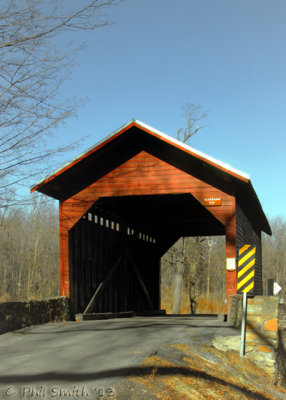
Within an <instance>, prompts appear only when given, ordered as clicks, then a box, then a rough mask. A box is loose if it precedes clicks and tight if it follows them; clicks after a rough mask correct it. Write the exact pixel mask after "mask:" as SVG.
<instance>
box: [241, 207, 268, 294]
mask: <svg viewBox="0 0 286 400" xmlns="http://www.w3.org/2000/svg"><path fill="white" fill-rule="evenodd" d="M245 210H247V208H246V206H245V205H244V210H243V209H242V207H241V205H240V204H238V203H236V253H237V260H238V251H239V249H240V248H241V247H242V246H244V245H246V244H250V245H253V246H256V256H255V275H254V292H253V293H254V294H255V295H262V294H263V293H262V291H263V289H262V249H261V231H258V230H257V231H256V230H255V229H254V228H253V226H254V225H255V224H254V221H253V219H252V217H251V214H250V213H248V212H247V211H245Z"/></svg>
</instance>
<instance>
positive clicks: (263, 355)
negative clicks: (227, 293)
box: [228, 295, 286, 385]
mask: <svg viewBox="0 0 286 400" xmlns="http://www.w3.org/2000/svg"><path fill="white" fill-rule="evenodd" d="M241 309H242V295H234V296H231V298H230V305H229V317H228V321H229V322H230V323H231V324H232V325H233V326H235V327H237V328H239V327H240V325H241ZM285 347H286V306H285V305H284V304H279V298H278V297H275V296H256V297H254V298H248V300H247V320H246V343H245V353H246V357H247V358H248V359H250V360H251V361H253V362H254V363H256V364H257V365H258V366H260V367H261V368H263V369H264V370H265V371H267V372H268V373H270V374H272V375H273V377H274V376H275V380H276V382H278V383H279V384H283V385H285V370H286V360H285Z"/></svg>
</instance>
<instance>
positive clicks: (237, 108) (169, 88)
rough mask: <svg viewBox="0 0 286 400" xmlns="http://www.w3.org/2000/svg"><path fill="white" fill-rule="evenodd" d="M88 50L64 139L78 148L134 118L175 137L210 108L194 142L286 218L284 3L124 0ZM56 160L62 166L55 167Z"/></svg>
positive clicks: (76, 78) (72, 92) (68, 86)
mask: <svg viewBox="0 0 286 400" xmlns="http://www.w3.org/2000/svg"><path fill="white" fill-rule="evenodd" d="M106 13H107V15H108V16H109V17H110V18H111V19H113V20H114V21H115V24H114V25H111V26H108V27H105V28H103V29H99V30H96V31H94V32H89V33H81V34H80V35H79V36H78V40H79V41H81V40H84V41H85V42H86V44H87V47H86V49H85V50H84V51H83V52H82V53H81V54H80V58H79V59H78V66H77V68H76V70H75V72H74V74H73V75H72V77H71V79H70V80H69V81H67V82H66V83H65V85H64V87H63V91H62V96H67V97H68V96H71V97H88V99H89V101H88V102H87V104H86V105H85V106H84V107H82V108H81V109H80V110H79V112H78V117H77V119H72V120H70V121H68V122H67V124H66V126H65V127H61V128H60V131H59V134H60V136H61V137H62V140H63V141H70V140H77V139H79V138H81V137H84V136H86V135H89V136H88V137H87V138H86V139H85V141H84V143H83V144H82V145H81V146H80V148H78V149H77V150H75V151H73V152H71V153H69V154H68V155H65V156H64V158H63V159H61V160H59V165H60V164H62V163H63V162H65V161H66V160H67V159H69V158H72V157H73V156H75V155H76V154H77V153H79V152H80V151H82V150H84V149H85V148H88V147H89V146H92V145H93V144H95V143H96V142H97V141H98V140H100V139H101V138H103V137H104V136H106V135H108V134H109V133H111V132H112V131H114V130H115V129H117V128H119V127H120V126H121V125H123V124H124V123H125V122H127V121H128V120H130V119H131V118H136V119H138V120H141V121H143V122H145V123H146V124H148V125H151V126H152V127H154V128H156V129H158V130H160V131H163V132H165V133H167V134H169V135H172V136H176V131H177V128H179V127H182V126H183V125H184V118H183V117H182V109H181V107H182V106H183V105H184V104H185V103H195V104H199V105H201V106H202V108H203V110H207V111H209V113H208V117H207V118H206V120H205V123H206V124H207V125H208V126H207V127H206V128H204V129H203V130H202V131H201V133H199V134H198V135H197V136H196V137H194V139H193V140H192V141H191V142H190V143H189V144H190V145H191V146H193V147H195V148H196V149H198V150H200V151H203V152H205V153H206V154H208V155H210V156H212V157H215V158H217V159H218V160H220V161H223V162H225V163H228V164H230V165H231V166H232V167H234V168H237V169H239V170H241V171H243V172H245V173H247V174H249V175H250V177H251V181H252V184H253V186H254V188H255V190H256V192H257V194H258V197H259V199H260V201H261V203H262V206H263V209H264V211H265V213H266V214H267V216H269V217H273V216H276V215H283V216H286V184H285V178H284V176H285V172H286V167H285V164H286V163H285V158H286V139H285V133H286V121H285V116H286V112H285V111H286V109H285V108H286V85H285V74H286V55H285V49H286V43H285V39H286V23H285V21H286V1H285V0H268V1H266V0H251V1H249V0H248V1H245V0H240V1H233V0H196V1H195V0H126V1H124V2H123V3H121V4H119V5H118V6H116V7H114V8H109V9H106ZM57 166H58V165H57Z"/></svg>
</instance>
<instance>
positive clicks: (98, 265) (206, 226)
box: [31, 120, 271, 313]
mask: <svg viewBox="0 0 286 400" xmlns="http://www.w3.org/2000/svg"><path fill="white" fill-rule="evenodd" d="M34 190H37V191H39V192H41V193H44V194H46V195H48V196H51V197H53V198H54V199H57V200H59V219H60V220H59V225H60V270H61V295H65V296H68V297H70V299H71V303H72V306H73V310H74V312H75V313H81V312H83V310H84V309H85V307H86V305H87V304H88V302H89V300H90V298H91V297H92V295H93V293H94V291H96V290H97V289H98V288H99V286H100V285H102V284H104V288H103V290H101V293H100V295H98V296H97V298H96V301H95V305H94V311H95V312H119V311H131V310H132V311H140V310H158V309H159V308H160V258H161V256H162V255H163V254H164V253H165V252H166V251H167V250H168V248H169V247H170V246H171V245H172V244H173V243H175V242H176V241H177V240H178V239H179V238H180V237H182V236H210V235H225V239H226V282H227V293H226V297H227V298H229V296H230V295H231V294H234V293H236V283H237V256H238V250H239V249H240V248H241V247H242V246H244V245H245V244H250V245H255V246H256V272H255V287H254V293H255V294H262V259H261V232H262V231H264V232H266V233H268V234H271V230H270V226H269V224H268V221H267V219H266V217H265V215H264V212H263V210H262V207H261V204H260V202H259V200H258V197H257V195H256V193H255V191H254V189H253V187H252V184H251V181H250V178H249V177H248V176H247V175H246V174H244V173H242V172H240V171H237V170H236V169H233V168H231V167H230V166H228V165H226V164H224V163H222V162H219V161H217V160H215V159H213V158H211V157H208V156H207V155H205V154H203V153H201V152H199V151H197V150H195V149H193V148H191V147H189V146H187V145H185V144H183V143H181V142H179V141H177V140H176V139H174V138H172V137H170V136H168V135H166V134H164V133H162V132H159V131H157V130H156V129H153V128H152V127H150V126H148V125H146V124H144V123H142V122H139V121H137V120H131V121H130V122H128V123H127V124H125V125H124V126H122V127H121V128H120V129H118V130H117V131H115V132H114V133H112V134H111V135H110V136H108V137H106V138H105V139H103V140H102V141H100V142H99V143H97V144H96V145H95V146H94V147H93V148H90V149H89V150H88V151H87V152H85V153H83V154H80V155H79V156H78V157H76V158H75V159H74V160H72V161H71V162H70V163H69V164H66V165H65V166H64V167H62V168H60V169H58V170H57V171H55V172H54V173H52V174H51V175H50V176H48V177H46V178H44V179H43V180H42V181H40V182H38V183H37V184H36V185H35V186H33V187H32V189H31V191H34Z"/></svg>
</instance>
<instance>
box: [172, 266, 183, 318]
mask: <svg viewBox="0 0 286 400" xmlns="http://www.w3.org/2000/svg"><path fill="white" fill-rule="evenodd" d="M183 275H184V262H183V261H182V260H177V269H176V273H175V281H174V301H173V314H179V312H180V308H181V298H182V289H183Z"/></svg>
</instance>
